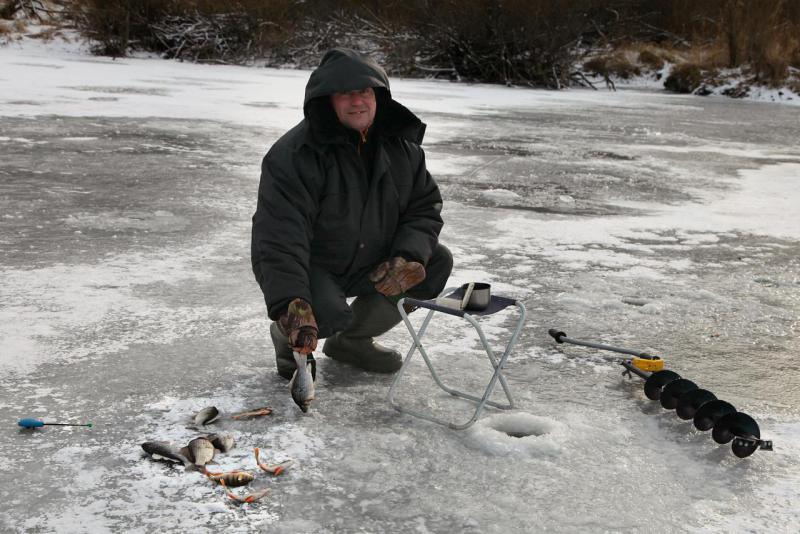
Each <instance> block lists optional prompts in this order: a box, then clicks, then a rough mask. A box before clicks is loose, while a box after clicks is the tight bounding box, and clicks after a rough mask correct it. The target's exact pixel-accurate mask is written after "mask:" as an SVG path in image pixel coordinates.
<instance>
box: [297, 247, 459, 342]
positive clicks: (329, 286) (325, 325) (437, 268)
mask: <svg viewBox="0 0 800 534" xmlns="http://www.w3.org/2000/svg"><path fill="white" fill-rule="evenodd" d="M452 270H453V255H452V254H451V253H450V250H448V249H447V247H445V246H444V245H442V244H441V243H438V244H437V245H436V247H435V248H434V249H433V254H432V255H431V258H430V260H428V264H427V265H426V266H425V280H423V281H422V282H420V283H419V284H417V285H416V286H414V287H412V288H411V289H409V290H408V291H407V292H406V293H405V296H408V297H413V298H416V299H420V300H423V299H432V298H434V297H437V296H438V295H439V294H440V293H441V292H442V290H444V288H445V285H446V284H447V279H448V278H449V277H450V272H451V271H452ZM310 271H311V272H310V282H311V308H312V309H313V310H314V317H315V318H316V320H317V328H319V338H320V339H322V338H326V337H330V336H332V335H333V334H335V333H336V332H341V331H342V330H344V329H346V328H347V327H348V326H349V325H350V323H351V322H352V321H353V311H352V310H351V309H350V306H349V305H348V304H347V300H346V299H347V297H359V296H364V295H373V294H375V293H377V291H376V290H375V287H374V286H373V283H372V282H371V281H370V280H369V278H367V276H366V275H363V276H361V277H358V278H356V279H355V280H352V281H349V280H347V278H344V277H340V276H336V275H333V274H331V273H330V272H328V271H326V270H325V269H322V268H321V267H318V266H316V265H314V263H313V262H312V263H311V269H310ZM398 318H399V316H398Z"/></svg>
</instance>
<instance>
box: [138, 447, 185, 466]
mask: <svg viewBox="0 0 800 534" xmlns="http://www.w3.org/2000/svg"><path fill="white" fill-rule="evenodd" d="M142 449H144V452H146V453H147V454H149V455H150V457H151V458H153V460H167V461H170V462H177V463H181V464H183V465H184V466H185V467H189V466H191V465H192V461H191V460H190V459H189V458H188V456H186V455H185V454H183V453H182V451H180V450H178V449H177V448H176V447H175V446H174V445H172V443H170V442H169V441H146V442H144V443H142Z"/></svg>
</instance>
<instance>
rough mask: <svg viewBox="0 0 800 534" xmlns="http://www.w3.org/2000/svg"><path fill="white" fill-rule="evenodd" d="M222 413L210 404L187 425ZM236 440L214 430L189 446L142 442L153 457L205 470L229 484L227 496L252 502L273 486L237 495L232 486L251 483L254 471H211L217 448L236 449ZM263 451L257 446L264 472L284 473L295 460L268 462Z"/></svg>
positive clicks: (255, 413) (251, 413) (261, 412)
mask: <svg viewBox="0 0 800 534" xmlns="http://www.w3.org/2000/svg"><path fill="white" fill-rule="evenodd" d="M271 413H272V409H271V408H268V407H263V408H257V409H255V410H248V411H244V412H239V413H236V414H233V415H231V416H229V417H230V419H233V420H235V421H238V420H241V419H246V418H250V417H262V416H265V415H270V414H271ZM221 417H222V414H220V412H219V410H218V409H217V408H216V407H214V406H209V407H208V408H204V409H202V410H200V411H199V412H198V413H197V414H196V415H195V416H194V418H193V420H192V421H193V423H194V425H193V426H190V427H187V428H191V429H198V427H203V426H205V425H208V424H210V423H213V422H214V421H217V420H219V419H220V418H221ZM234 444H235V441H234V438H233V436H232V435H231V434H219V433H213V434H205V435H202V436H198V437H196V438H194V439H192V440H191V441H189V443H188V444H187V445H186V446H185V447H178V446H177V445H175V444H174V443H172V442H169V441H147V442H145V443H142V449H144V451H145V452H146V453H147V454H148V455H149V456H150V457H151V458H152V459H153V460H157V461H168V462H174V463H179V464H182V465H183V466H184V468H185V469H186V470H187V471H189V470H194V471H199V472H201V473H203V474H204V475H205V476H206V478H207V479H208V480H210V481H212V482H214V483H216V484H219V485H220V486H222V487H223V488H225V491H226V494H227V496H228V497H229V498H230V499H232V500H234V501H236V502H240V503H252V502H255V501H257V500H259V499H261V498H263V497H264V496H266V495H267V493H269V490H268V489H264V490H261V491H257V492H255V493H251V494H250V495H246V496H240V495H236V494H235V493H233V492H232V491H230V490H229V489H228V488H236V487H241V486H246V485H248V484H250V483H251V482H253V481H254V480H255V479H256V476H255V475H254V474H253V473H250V472H248V471H239V470H234V471H229V472H227V473H225V472H212V471H209V470H208V467H207V466H208V465H209V464H213V463H216V462H214V457H215V455H216V454H217V452H219V453H227V452H229V451H230V450H231V449H233V447H234ZM260 455H261V450H260V449H259V448H258V447H256V448H255V460H256V465H257V466H258V468H259V469H260V470H261V471H262V472H264V473H268V474H269V475H271V476H277V475H280V474H281V473H282V472H284V471H285V470H286V469H287V468H288V467H289V466H290V465H291V464H292V463H293V462H292V461H291V460H287V461H284V462H281V463H277V464H273V463H265V462H262V461H261V457H260Z"/></svg>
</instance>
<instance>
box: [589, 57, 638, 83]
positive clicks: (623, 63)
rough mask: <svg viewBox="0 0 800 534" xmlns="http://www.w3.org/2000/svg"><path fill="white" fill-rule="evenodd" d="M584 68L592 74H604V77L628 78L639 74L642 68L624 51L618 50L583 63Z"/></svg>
mask: <svg viewBox="0 0 800 534" xmlns="http://www.w3.org/2000/svg"><path fill="white" fill-rule="evenodd" d="M583 68H584V69H585V70H586V71H588V72H589V73H591V74H594V75H597V76H602V77H603V78H611V77H615V78H622V79H623V80H627V79H629V78H631V77H633V76H639V75H640V74H641V73H642V70H641V69H640V68H639V66H638V65H636V64H635V63H633V62H632V61H631V60H630V58H629V55H628V54H626V53H625V52H623V51H617V52H614V53H612V54H609V55H605V56H596V57H594V58H592V59H589V60H588V61H586V62H585V63H584V64H583Z"/></svg>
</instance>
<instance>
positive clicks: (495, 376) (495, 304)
mask: <svg viewBox="0 0 800 534" xmlns="http://www.w3.org/2000/svg"><path fill="white" fill-rule="evenodd" d="M464 292H465V288H464V287H463V286H462V287H460V288H448V289H445V290H444V292H443V293H442V295H443V296H444V297H439V298H437V299H433V300H417V299H414V298H408V297H407V298H402V299H400V300H399V301H398V303H397V309H398V310H399V311H400V315H401V316H402V318H403V322H404V323H405V325H406V327H407V328H408V331H409V333H410V334H411V337H412V338H413V343H412V345H411V348H410V349H409V351H408V354H407V355H406V357H405V360H404V361H403V365H402V367H401V368H400V370H399V371H398V372H397V376H395V378H394V381H393V382H392V385H391V387H390V388H389V404H390V405H391V406H392V408H394V409H395V410H397V411H398V412H401V413H407V414H409V415H413V416H414V417H419V418H422V419H426V420H428V421H432V422H434V423H438V424H440V425H445V426H448V427H450V428H452V429H454V430H463V429H465V428H469V427H470V426H472V424H473V423H475V421H477V420H478V417H479V416H480V414H481V412H482V411H483V409H484V408H485V407H486V406H487V405H488V406H492V407H494V408H499V409H501V410H511V409H513V408H514V399H513V397H512V396H511V391H510V390H509V388H508V383H507V382H506V379H505V377H504V376H503V367H504V366H505V363H506V360H507V359H508V356H509V354H511V350H512V349H513V348H514V345H515V344H516V342H517V338H518V337H519V334H520V332H521V331H522V325H523V323H524V322H525V306H524V305H523V304H522V302H520V301H518V300H515V299H511V298H507V297H501V296H496V295H492V297H491V299H490V301H489V305H488V306H487V307H486V308H485V309H483V310H475V311H472V310H469V309H460V307H458V305H457V304H456V305H455V306H456V307H452V306H448V305H443V304H442V302H443V301H448V302H456V303H457V302H460V301H461V299H462V297H463V296H464ZM403 304H407V305H410V306H416V307H419V308H426V309H428V310H429V311H428V315H427V316H426V317H425V319H424V320H423V321H422V324H421V325H420V328H419V332H417V331H416V330H414V326H413V325H412V324H411V321H410V320H409V319H408V314H407V313H406V311H405V308H404V306H403ZM512 305H514V306H516V307H517V308H518V310H519V319H518V321H517V325H516V328H515V329H514V333H513V334H512V336H511V339H510V340H509V341H508V344H507V345H506V347H505V350H504V351H503V355H502V356H501V357H500V359H499V360H498V359H497V358H495V355H494V352H493V351H492V348H491V347H490V346H489V343H488V342H487V341H486V336H484V334H483V330H481V327H480V325H479V324H478V321H476V320H475V317H476V316H477V317H482V316H485V315H492V314H495V313H497V312H499V311H501V310H503V309H505V308H507V307H508V306H512ZM436 312H441V313H446V314H448V315H453V316H455V317H461V318H463V319H465V320H466V321H467V322H469V323H470V324H471V325H472V326H473V327H474V328H475V330H476V331H477V332H478V336H479V337H480V340H481V344H482V345H483V348H484V349H485V350H486V355H487V356H488V357H489V362H490V363H491V364H492V367H493V368H494V373H492V377H491V379H490V380H489V383H488V384H487V385H486V389H485V391H484V393H483V396H482V397H477V396H475V395H470V394H469V393H465V392H463V391H458V390H456V389H453V388H450V387H448V386H446V385H445V384H444V383H443V382H442V381H441V379H440V378H439V375H438V374H437V373H436V370H435V369H434V368H433V365H432V364H431V360H430V358H429V357H428V354H427V353H426V351H425V347H423V345H422V337H423V336H424V335H425V332H426V330H427V328H428V324H429V323H430V322H431V319H432V318H433V315H434V313H436ZM417 350H419V353H420V354H421V355H422V358H423V360H425V364H426V365H427V366H428V370H429V371H430V373H431V376H432V377H433V380H434V381H435V382H436V384H437V385H438V386H439V387H440V388H442V389H443V390H444V391H446V392H447V393H449V394H451V395H453V396H455V397H460V398H463V399H467V400H470V401H472V402H474V403H476V404H477V406H476V408H475V413H474V414H473V415H472V417H471V418H470V419H469V420H468V421H467V422H466V423H463V424H456V423H453V422H450V421H445V420H443V419H440V418H438V417H434V416H433V415H430V414H427V413H422V412H419V411H415V410H410V409H408V408H404V407H402V406H400V405H399V404H398V403H397V402H396V401H395V399H394V395H395V389H396V388H397V385H398V384H399V383H400V380H401V379H402V377H403V374H404V373H405V372H406V370H407V369H408V367H409V363H410V362H411V358H412V357H413V356H414V353H416V352H417ZM498 381H499V382H500V385H501V386H502V388H503V391H504V393H505V396H506V398H507V399H508V404H501V403H498V402H494V401H490V400H489V397H490V396H491V394H492V391H493V390H494V388H495V386H496V385H497V382H498Z"/></svg>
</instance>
